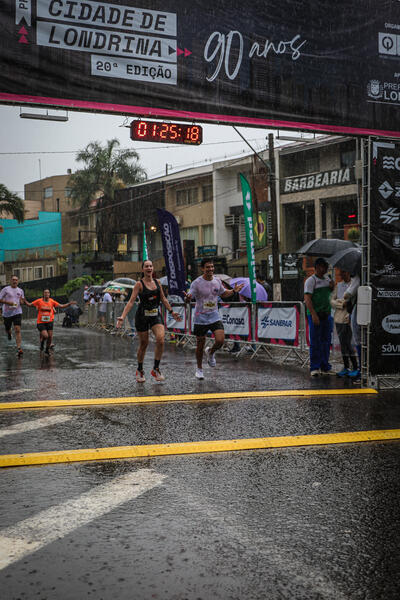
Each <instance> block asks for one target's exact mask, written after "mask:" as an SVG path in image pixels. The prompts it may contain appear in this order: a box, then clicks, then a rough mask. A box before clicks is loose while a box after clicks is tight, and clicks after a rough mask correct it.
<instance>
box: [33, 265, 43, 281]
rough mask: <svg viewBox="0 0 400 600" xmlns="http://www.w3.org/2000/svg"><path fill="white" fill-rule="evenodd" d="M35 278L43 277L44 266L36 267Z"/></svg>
mask: <svg viewBox="0 0 400 600" xmlns="http://www.w3.org/2000/svg"><path fill="white" fill-rule="evenodd" d="M34 279H43V267H35V268H34Z"/></svg>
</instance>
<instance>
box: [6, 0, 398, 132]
mask: <svg viewBox="0 0 400 600" xmlns="http://www.w3.org/2000/svg"><path fill="white" fill-rule="evenodd" d="M0 17H1V23H2V35H1V40H0V44H1V53H0V65H1V69H0V102H2V103H7V104H10V103H15V104H29V105H36V106H44V107H50V106H52V107H60V108H65V109H71V110H73V109H75V110H85V111H96V112H107V113H121V114H125V115H128V114H135V115H140V116H152V117H161V118H175V119H176V118H179V119H183V120H185V119H186V120H191V121H193V120H195V121H204V122H215V123H225V124H240V125H247V126H256V127H263V126H265V127H275V128H294V129H302V130H309V131H324V132H329V133H343V134H347V135H349V134H350V135H363V136H368V135H379V136H392V137H399V136H400V132H399V131H398V130H399V127H398V121H399V119H398V107H399V104H400V78H399V75H400V69H399V64H400V2H398V1H397V0H380V1H379V2H377V1H376V0H352V1H351V2H349V0H336V1H335V2H331V1H328V0H300V1H298V2H293V0H279V2H278V1H277V0H254V1H253V2H251V3H250V4H246V5H245V4H244V3H243V1H242V0H241V1H240V2H239V1H238V0H192V1H191V2H186V1H181V0H162V1H161V0H151V1H148V0H143V1H142V0H119V1H117V0H115V1H114V2H100V1H94V0H3V2H2V4H1V8H0Z"/></svg>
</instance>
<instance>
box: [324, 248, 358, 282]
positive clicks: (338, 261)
mask: <svg viewBox="0 0 400 600" xmlns="http://www.w3.org/2000/svg"><path fill="white" fill-rule="evenodd" d="M361 254H362V253H361V248H345V249H344V250H340V252H336V254H334V255H333V256H331V257H330V258H329V263H330V264H331V265H332V267H337V268H338V269H343V271H348V272H349V273H351V274H352V275H353V274H356V273H360V272H361Z"/></svg>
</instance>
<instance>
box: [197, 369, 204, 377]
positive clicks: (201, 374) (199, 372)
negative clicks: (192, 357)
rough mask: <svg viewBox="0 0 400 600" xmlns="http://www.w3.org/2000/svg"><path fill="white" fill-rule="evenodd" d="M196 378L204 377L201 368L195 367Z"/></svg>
mask: <svg viewBox="0 0 400 600" xmlns="http://www.w3.org/2000/svg"><path fill="white" fill-rule="evenodd" d="M196 379H204V373H203V369H199V367H197V369H196Z"/></svg>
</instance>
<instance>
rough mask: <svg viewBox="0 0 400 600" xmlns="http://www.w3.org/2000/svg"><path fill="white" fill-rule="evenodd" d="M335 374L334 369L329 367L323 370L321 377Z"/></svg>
mask: <svg viewBox="0 0 400 600" xmlns="http://www.w3.org/2000/svg"><path fill="white" fill-rule="evenodd" d="M334 374H335V373H334V372H333V371H332V367H331V366H329V369H321V375H334Z"/></svg>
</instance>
